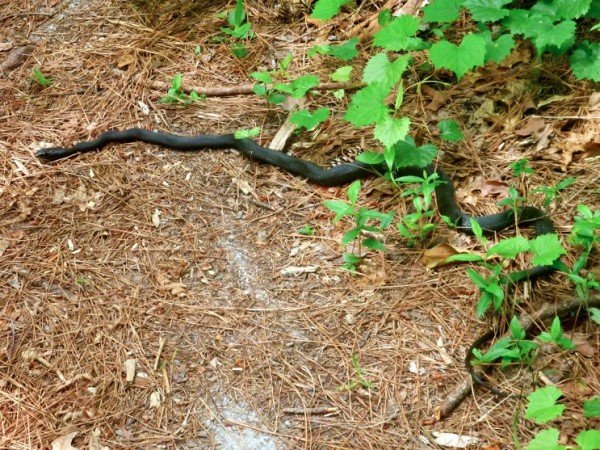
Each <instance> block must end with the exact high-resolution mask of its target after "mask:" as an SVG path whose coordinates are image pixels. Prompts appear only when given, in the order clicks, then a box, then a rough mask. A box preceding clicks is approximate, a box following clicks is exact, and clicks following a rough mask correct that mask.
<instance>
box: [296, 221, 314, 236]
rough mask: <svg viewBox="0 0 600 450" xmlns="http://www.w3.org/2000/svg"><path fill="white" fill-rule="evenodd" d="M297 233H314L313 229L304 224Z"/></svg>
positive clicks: (308, 234)
mask: <svg viewBox="0 0 600 450" xmlns="http://www.w3.org/2000/svg"><path fill="white" fill-rule="evenodd" d="M298 233H299V234H302V235H304V236H313V235H314V234H315V229H314V228H313V227H311V226H310V225H308V224H306V225H304V226H303V227H302V228H300V229H298Z"/></svg>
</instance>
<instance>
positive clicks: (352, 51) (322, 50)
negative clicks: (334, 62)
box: [307, 37, 358, 61]
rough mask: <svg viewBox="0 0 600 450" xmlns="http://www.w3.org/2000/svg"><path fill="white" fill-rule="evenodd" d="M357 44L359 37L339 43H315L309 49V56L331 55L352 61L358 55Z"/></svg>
mask: <svg viewBox="0 0 600 450" xmlns="http://www.w3.org/2000/svg"><path fill="white" fill-rule="evenodd" d="M357 45H358V38H357V37H353V38H351V39H348V40H347V41H346V42H344V43H343V44H339V45H334V44H331V45H329V44H326V45H315V46H313V47H312V48H311V49H310V50H309V51H308V54H307V56H308V57H309V58H312V57H313V56H314V55H330V56H333V57H334V58H338V59H341V60H342V61H350V60H351V59H353V58H354V57H355V56H356V55H358V50H357V48H356V46H357Z"/></svg>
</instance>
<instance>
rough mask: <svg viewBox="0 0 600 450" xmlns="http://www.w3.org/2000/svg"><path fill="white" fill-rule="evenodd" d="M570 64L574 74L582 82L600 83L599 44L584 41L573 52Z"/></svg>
mask: <svg viewBox="0 0 600 450" xmlns="http://www.w3.org/2000/svg"><path fill="white" fill-rule="evenodd" d="M569 62H570V63H571V70H572V71H573V74H574V75H575V76H576V77H577V78H579V79H580V80H584V79H587V80H592V81H598V82H600V43H599V42H592V43H590V42H589V41H582V42H581V43H579V45H578V46H577V47H576V48H575V50H574V51H573V54H572V55H571V58H570V59H569Z"/></svg>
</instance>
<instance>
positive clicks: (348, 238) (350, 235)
mask: <svg viewBox="0 0 600 450" xmlns="http://www.w3.org/2000/svg"><path fill="white" fill-rule="evenodd" d="M360 232H361V229H360V228H353V229H352V230H350V231H348V232H346V233H345V234H344V236H342V240H341V243H342V245H348V244H349V243H350V242H352V241H353V240H354V239H356V238H357V237H358V236H360Z"/></svg>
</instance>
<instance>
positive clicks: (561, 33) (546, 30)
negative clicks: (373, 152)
mask: <svg viewBox="0 0 600 450" xmlns="http://www.w3.org/2000/svg"><path fill="white" fill-rule="evenodd" d="M536 20H538V25H539V26H538V27H537V28H536V29H535V35H534V36H533V37H532V40H533V43H534V44H535V46H536V48H537V50H538V52H540V53H541V52H543V51H544V50H546V48H547V47H551V46H555V47H560V46H562V45H563V44H564V43H565V42H567V41H568V40H570V39H572V38H573V35H574V34H575V22H573V21H572V20H563V21H562V22H559V23H557V24H553V23H551V22H550V23H548V21H547V20H543V19H536Z"/></svg>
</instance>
